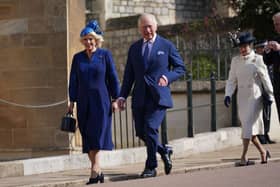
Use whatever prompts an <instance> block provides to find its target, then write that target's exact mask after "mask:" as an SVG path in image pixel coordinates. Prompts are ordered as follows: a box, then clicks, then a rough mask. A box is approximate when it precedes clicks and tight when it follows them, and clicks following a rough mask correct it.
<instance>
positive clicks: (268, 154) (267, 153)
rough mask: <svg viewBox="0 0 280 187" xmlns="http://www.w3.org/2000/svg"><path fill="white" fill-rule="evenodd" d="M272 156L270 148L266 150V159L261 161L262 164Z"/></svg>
mask: <svg viewBox="0 0 280 187" xmlns="http://www.w3.org/2000/svg"><path fill="white" fill-rule="evenodd" d="M269 158H271V155H270V153H269V151H268V150H266V152H265V160H263V161H261V164H267V161H268V159H269Z"/></svg>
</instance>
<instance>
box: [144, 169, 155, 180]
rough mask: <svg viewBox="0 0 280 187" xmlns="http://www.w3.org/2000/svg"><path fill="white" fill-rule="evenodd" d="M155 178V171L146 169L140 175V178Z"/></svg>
mask: <svg viewBox="0 0 280 187" xmlns="http://www.w3.org/2000/svg"><path fill="white" fill-rule="evenodd" d="M155 176H157V171H156V169H148V168H145V169H144V171H143V172H142V173H141V175H140V177H141V178H148V177H155Z"/></svg>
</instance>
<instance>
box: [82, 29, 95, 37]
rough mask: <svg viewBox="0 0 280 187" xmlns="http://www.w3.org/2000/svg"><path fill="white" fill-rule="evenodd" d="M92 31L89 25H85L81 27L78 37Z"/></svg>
mask: <svg viewBox="0 0 280 187" xmlns="http://www.w3.org/2000/svg"><path fill="white" fill-rule="evenodd" d="M91 32H94V31H93V29H92V28H90V27H85V28H83V30H82V31H81V33H80V37H84V36H86V35H88V34H89V33H91Z"/></svg>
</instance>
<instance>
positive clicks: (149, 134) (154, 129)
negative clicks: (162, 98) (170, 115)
mask: <svg viewBox="0 0 280 187" xmlns="http://www.w3.org/2000/svg"><path fill="white" fill-rule="evenodd" d="M144 97H145V105H144V106H143V107H134V108H132V113H133V117H134V121H135V130H136V136H138V137H139V138H140V139H141V140H143V141H144V142H145V145H146V148H147V160H146V165H145V168H148V169H154V168H156V167H157V166H158V165H157V159H156V153H157V152H158V153H159V154H160V155H163V154H165V153H167V149H166V148H165V146H164V145H162V144H161V143H160V142H159V133H158V129H159V127H160V125H161V123H162V120H163V118H164V116H165V114H166V108H165V107H162V106H159V105H158V104H156V103H155V102H154V100H153V98H152V96H151V94H150V93H149V92H146V94H145V96H144Z"/></svg>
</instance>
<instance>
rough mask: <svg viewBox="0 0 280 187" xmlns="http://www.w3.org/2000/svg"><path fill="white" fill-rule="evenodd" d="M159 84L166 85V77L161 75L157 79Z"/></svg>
mask: <svg viewBox="0 0 280 187" xmlns="http://www.w3.org/2000/svg"><path fill="white" fill-rule="evenodd" d="M158 85H159V86H167V85H168V80H167V77H166V76H164V75H162V76H161V77H160V79H159V81H158Z"/></svg>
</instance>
